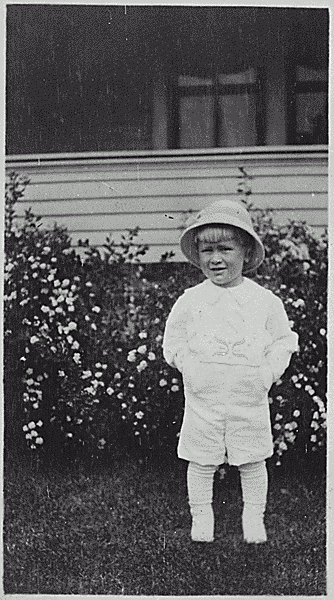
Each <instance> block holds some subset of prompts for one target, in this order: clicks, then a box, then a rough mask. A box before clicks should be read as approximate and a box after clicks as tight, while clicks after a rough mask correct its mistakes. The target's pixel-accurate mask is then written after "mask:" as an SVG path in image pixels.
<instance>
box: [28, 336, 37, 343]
mask: <svg viewBox="0 0 334 600" xmlns="http://www.w3.org/2000/svg"><path fill="white" fill-rule="evenodd" d="M38 341H39V338H38V337H37V335H33V336H32V337H31V338H30V343H31V344H36V343H37V342H38Z"/></svg>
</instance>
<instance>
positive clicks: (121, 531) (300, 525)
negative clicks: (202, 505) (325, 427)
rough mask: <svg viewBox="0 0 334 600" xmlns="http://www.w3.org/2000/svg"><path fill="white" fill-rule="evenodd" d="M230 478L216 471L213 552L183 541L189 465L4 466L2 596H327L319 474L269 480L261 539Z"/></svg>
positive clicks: (187, 521) (185, 538) (232, 472)
mask: <svg viewBox="0 0 334 600" xmlns="http://www.w3.org/2000/svg"><path fill="white" fill-rule="evenodd" d="M241 509H242V504H241V493H240V488H239V479H238V473H237V470H236V469H234V468H231V469H229V470H228V471H227V474H226V476H225V477H224V479H220V477H219V474H218V473H217V477H216V481H215V495H214V510H215V515H216V536H215V542H213V543H212V544H200V543H197V544H196V543H193V542H191V540H190V516H189V511H188V505H187V497H186V463H183V462H182V461H178V462H175V464H174V466H173V465H169V467H168V468H164V466H163V465H160V468H157V467H155V468H153V467H152V468H150V467H148V466H145V467H144V466H138V465H136V464H134V463H131V462H125V463H123V464H118V465H111V466H109V467H108V466H106V465H104V466H103V467H101V468H99V469H96V470H95V471H94V470H93V469H85V468H84V467H83V466H81V467H80V468H72V469H70V468H68V469H60V468H59V469H56V468H52V469H51V468H49V469H47V468H45V467H41V466H39V467H38V466H37V465H34V464H32V463H30V464H29V465H28V464H26V465H24V464H23V463H20V464H18V463H17V462H16V463H14V462H8V463H7V466H6V470H5V523H4V586H5V593H7V594H112V595H124V594H125V595H238V594H240V595H262V594H263V595H265V594H266V595H322V594H325V593H326V584H325V579H326V566H325V520H326V519H325V517H326V512H325V478H324V476H322V477H321V476H319V477H318V478H317V479H313V480H312V481H307V482H305V479H303V478H302V477H301V476H298V478H296V477H295V476H291V475H289V474H287V475H285V476H283V477H282V476H276V475H274V476H273V475H272V476H271V484H270V492H269V499H268V509H267V515H266V524H267V532H268V540H269V541H268V543H267V544H263V545H260V546H254V545H249V546H248V545H246V544H245V543H244V542H243V541H242V534H241Z"/></svg>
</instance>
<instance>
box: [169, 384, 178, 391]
mask: <svg viewBox="0 0 334 600" xmlns="http://www.w3.org/2000/svg"><path fill="white" fill-rule="evenodd" d="M170 389H171V391H172V392H178V391H179V389H180V388H179V386H178V385H172V387H171V388H170Z"/></svg>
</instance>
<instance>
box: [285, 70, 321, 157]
mask: <svg viewBox="0 0 334 600" xmlns="http://www.w3.org/2000/svg"><path fill="white" fill-rule="evenodd" d="M299 67H308V65H306V64H304V63H303V62H302V61H299V62H298V63H295V64H294V65H293V66H292V68H291V69H290V72H289V74H288V93H287V96H288V98H287V145H288V146H305V145H306V146H316V145H317V142H306V143H305V142H304V141H301V142H299V141H298V140H297V97H298V94H307V93H311V92H315V93H316V92H324V93H325V94H326V96H327V103H326V108H327V111H326V115H325V116H326V120H327V132H328V127H329V119H328V101H329V82H328V67H327V81H321V80H319V79H318V80H315V79H313V80H311V79H310V80H304V81H300V80H298V78H297V70H298V68H299ZM312 68H313V67H312ZM319 70H323V69H319ZM324 144H325V145H327V144H328V137H327V142H324Z"/></svg>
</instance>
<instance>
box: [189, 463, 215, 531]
mask: <svg viewBox="0 0 334 600" xmlns="http://www.w3.org/2000/svg"><path fill="white" fill-rule="evenodd" d="M216 468H217V467H216V466H215V465H199V464H198V463H195V462H190V463H189V465H188V472H187V485H188V499H189V505H190V512H191V515H192V527H191V539H192V540H193V541H194V542H212V541H213V531H214V515H213V510H212V497H213V477H214V473H215V471H216Z"/></svg>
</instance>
